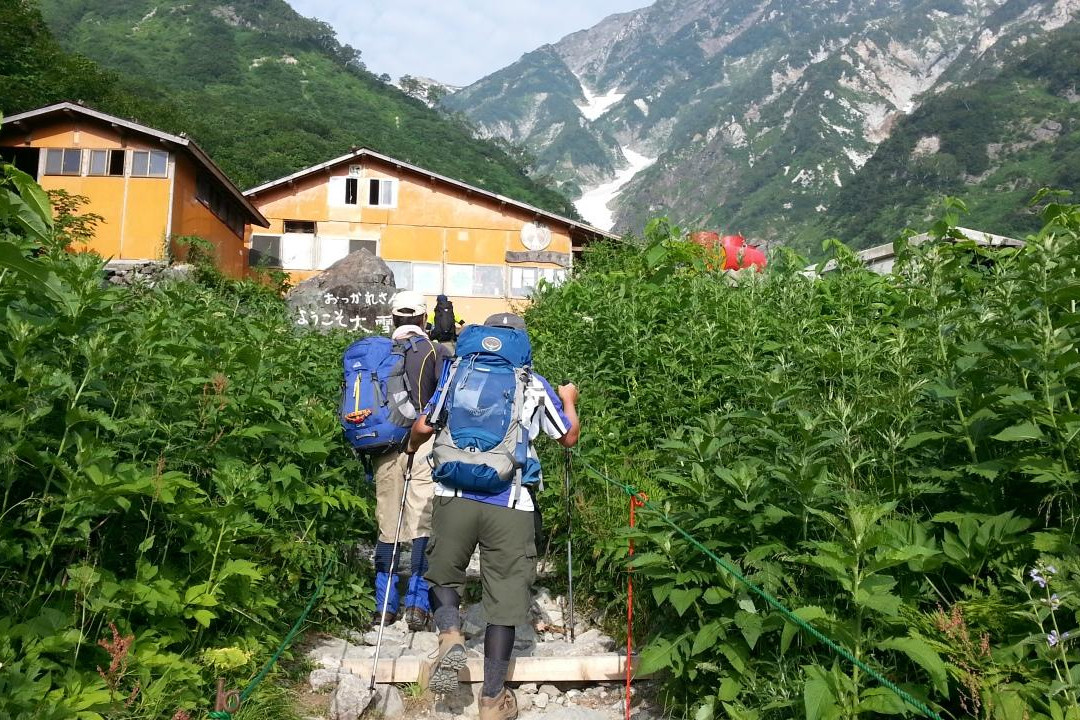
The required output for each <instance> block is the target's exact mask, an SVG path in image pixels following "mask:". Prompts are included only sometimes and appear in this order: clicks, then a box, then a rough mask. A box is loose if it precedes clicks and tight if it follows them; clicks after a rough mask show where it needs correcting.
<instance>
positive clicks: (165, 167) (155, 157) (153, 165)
mask: <svg viewBox="0 0 1080 720" xmlns="http://www.w3.org/2000/svg"><path fill="white" fill-rule="evenodd" d="M149 174H150V175H154V176H155V177H165V176H166V175H168V174H169V153H168V152H166V151H165V150H154V151H152V152H151V153H150V173H149Z"/></svg>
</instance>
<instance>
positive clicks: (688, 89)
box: [443, 0, 1080, 247]
mask: <svg viewBox="0 0 1080 720" xmlns="http://www.w3.org/2000/svg"><path fill="white" fill-rule="evenodd" d="M1078 15H1080V2H1078V1H1077V0H1023V1H1020V0H989V1H977V0H871V1H870V2H862V3H857V2H853V1H850V0H848V1H845V0H838V1H836V2H824V0H817V1H815V2H809V3H800V2H794V0H731V1H730V2H728V1H725V0H684V1H682V2H679V1H677V0H660V1H659V2H657V3H655V4H654V5H651V6H649V7H648V8H643V9H641V10H637V11H631V12H629V13H621V14H618V15H613V16H610V17H608V18H605V19H604V20H602V21H601V22H600V23H598V24H597V25H595V26H594V27H593V28H588V29H585V30H582V31H578V32H576V33H571V34H570V35H567V36H566V37H564V38H563V39H561V40H560V41H558V42H557V43H554V44H552V45H551V46H549V48H550V49H549V50H547V51H546V56H545V57H546V63H547V65H548V67H547V69H546V72H547V73H548V74H549V75H555V76H559V77H561V78H562V79H561V80H560V82H559V83H556V84H551V85H548V86H543V85H535V84H534V85H533V86H528V85H525V84H519V85H516V86H515V85H513V84H511V83H506V82H505V81H504V78H506V77H512V76H518V77H527V76H529V75H530V74H532V71H533V68H534V64H535V59H536V56H535V55H533V54H532V53H527V54H526V55H524V56H523V57H522V58H521V59H520V60H519V61H517V62H516V63H514V64H513V65H511V66H508V68H504V69H502V70H500V71H497V72H496V73H493V74H492V75H491V76H489V77H488V78H484V79H482V80H480V81H479V82H477V83H474V84H473V85H471V86H469V87H467V88H464V89H463V90H461V91H459V92H458V93H455V94H454V95H452V96H448V97H447V98H445V99H444V101H443V102H444V105H445V106H446V107H448V108H449V109H451V110H453V111H458V112H463V113H464V114H465V115H466V116H467V117H469V119H470V121H471V122H473V123H474V124H476V125H477V126H478V127H479V128H480V129H481V131H482V132H485V133H488V134H491V135H496V136H501V137H504V138H507V139H511V138H512V141H514V142H522V143H524V144H525V146H526V147H527V148H528V150H529V151H530V152H531V153H533V154H534V155H535V156H536V158H537V162H536V166H537V168H538V170H539V171H540V172H543V173H549V174H550V175H551V176H552V177H553V178H554V179H555V180H556V181H557V182H558V183H560V184H561V187H562V188H563V189H564V191H566V192H567V193H568V194H571V195H576V194H578V193H581V192H582V191H585V190H588V189H589V188H590V187H594V186H595V185H597V184H600V183H603V182H609V181H610V180H611V178H612V177H613V176H615V174H616V173H617V172H619V170H620V168H624V167H625V166H626V160H625V157H624V156H625V153H623V152H622V148H628V149H632V150H634V151H635V152H639V153H643V154H649V155H650V156H652V157H657V158H658V159H657V161H656V162H655V163H654V164H652V165H651V166H649V167H648V168H646V169H645V170H643V171H641V172H639V173H638V174H637V175H635V176H634V178H633V179H632V180H631V181H630V182H629V183H628V184H627V185H625V186H624V187H622V188H621V192H620V193H619V195H618V197H617V198H616V199H615V200H614V202H613V203H612V207H613V208H614V212H615V227H616V229H618V230H623V231H626V230H635V229H637V230H640V228H641V227H643V226H644V223H645V221H646V220H647V219H648V218H650V217H652V216H654V215H656V214H670V215H671V216H672V217H673V218H674V219H677V220H679V221H680V222H684V223H686V224H691V225H706V226H720V227H726V228H731V229H735V228H739V229H742V230H744V231H749V232H751V233H752V234H754V235H755V236H758V237H760V238H762V239H765V240H774V239H775V240H779V239H784V240H785V241H787V242H789V243H790V244H795V245H797V246H802V247H812V246H815V245H816V244H817V242H818V241H819V240H820V239H821V238H822V237H823V236H824V235H826V234H828V233H830V232H832V231H834V230H835V228H836V227H838V226H837V225H836V224H835V223H832V222H831V221H830V220H829V219H828V218H827V215H828V210H829V207H830V205H831V203H832V202H833V201H834V200H835V198H836V197H837V194H838V193H839V192H840V190H841V188H842V187H843V186H844V184H845V183H847V182H855V183H862V182H866V181H867V180H866V178H865V177H863V176H860V171H861V169H862V167H863V166H864V164H865V163H866V162H867V161H868V160H869V159H870V158H871V157H872V156H873V155H874V153H875V152H876V150H877V148H878V146H879V145H880V144H881V143H882V142H883V141H884V140H885V139H887V138H888V137H889V136H890V134H891V133H892V132H893V130H894V128H895V127H896V126H897V123H899V122H902V120H903V119H904V118H905V117H907V116H909V115H910V114H911V113H913V112H914V111H915V110H916V108H917V107H918V106H919V104H920V103H921V102H923V101H924V97H929V96H932V95H933V94H935V93H938V92H948V91H950V89H952V88H954V87H958V86H964V85H966V84H969V83H971V82H974V81H975V80H977V79H979V78H981V77H985V76H992V75H994V74H996V73H998V72H1000V71H1001V68H1002V63H1003V62H1004V60H1003V58H1004V57H1006V56H1007V55H1008V53H1007V52H1006V50H1007V49H1009V48H1013V47H1021V46H1023V45H1026V44H1028V43H1029V42H1034V43H1038V42H1041V41H1042V40H1043V39H1045V37H1046V36H1047V35H1048V34H1049V33H1051V32H1053V31H1055V30H1057V29H1060V28H1061V27H1063V26H1064V25H1066V24H1068V23H1070V22H1074V21H1075V19H1076V17H1077V16H1078ZM555 59H558V60H559V61H560V62H561V63H562V66H563V68H562V70H560V69H559V68H557V67H554V64H555ZM567 74H569V75H570V76H573V77H574V78H575V79H577V80H578V83H577V86H575V85H574V83H572V82H570V81H569V80H568V79H567V77H568V75H567ZM495 78H499V82H498V83H495V82H493V81H492V79H495ZM583 89H586V90H587V91H588V92H591V93H604V92H613V91H617V92H618V93H620V94H622V95H623V97H622V98H621V99H620V100H619V101H618V102H615V103H614V104H613V105H612V106H611V107H610V108H609V109H608V110H607V111H606V112H605V113H604V114H603V115H601V116H599V117H597V118H595V119H590V118H587V117H585V116H584V115H583V114H582V113H581V111H580V108H578V107H577V105H580V104H581V103H582V102H583V97H582V92H583ZM575 101H576V103H577V104H575ZM568 104H569V105H574V106H575V109H577V112H576V113H574V112H571V111H570V110H568V109H566V108H568ZM528 112H535V113H536V115H537V117H538V118H539V119H541V120H542V122H538V121H537V120H536V118H534V119H533V122H532V123H531V124H523V123H521V122H520V120H521V118H522V117H523V116H524V115H525V114H526V113H528ZM494 117H499V122H498V123H494V122H492V118H494ZM515 118H516V121H515ZM555 127H557V128H558V129H559V134H558V138H559V141H560V142H559V143H558V144H556V143H554V142H551V141H549V140H548V138H547V135H548V134H550V133H551V132H552V128H555ZM612 141H614V144H613V143H612ZM899 229H900V228H896V230H899ZM877 239H879V236H875V237H873V238H870V237H866V238H854V239H853V240H854V241H855V244H867V243H869V242H870V241H871V240H877Z"/></svg>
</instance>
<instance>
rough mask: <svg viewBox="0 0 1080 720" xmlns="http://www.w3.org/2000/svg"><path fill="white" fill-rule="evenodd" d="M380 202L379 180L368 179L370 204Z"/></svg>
mask: <svg viewBox="0 0 1080 720" xmlns="http://www.w3.org/2000/svg"><path fill="white" fill-rule="evenodd" d="M378 204H379V181H378V180H368V205H378Z"/></svg>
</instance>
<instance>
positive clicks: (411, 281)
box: [384, 258, 446, 295]
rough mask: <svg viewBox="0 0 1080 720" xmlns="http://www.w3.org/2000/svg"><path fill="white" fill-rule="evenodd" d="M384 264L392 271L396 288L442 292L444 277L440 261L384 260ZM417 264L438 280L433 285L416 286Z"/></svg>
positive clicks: (426, 293)
mask: <svg viewBox="0 0 1080 720" xmlns="http://www.w3.org/2000/svg"><path fill="white" fill-rule="evenodd" d="M384 259H385V258H384ZM386 264H387V266H388V267H389V268H390V269H391V270H392V271H393V273H394V284H395V285H396V286H397V289H398V290H416V291H418V292H420V293H423V294H424V295H439V294H441V293H442V292H443V287H444V286H445V282H446V278H445V274H444V272H443V264H442V263H437V262H423V261H413V260H386ZM418 265H419V266H420V267H421V268H423V270H425V271H426V273H427V274H428V276H429V277H433V276H437V277H438V281H437V282H436V283H435V284H434V285H429V286H427V287H423V288H417V287H416V282H415V280H416V268H417V266H418ZM402 270H404V272H401V271H402Z"/></svg>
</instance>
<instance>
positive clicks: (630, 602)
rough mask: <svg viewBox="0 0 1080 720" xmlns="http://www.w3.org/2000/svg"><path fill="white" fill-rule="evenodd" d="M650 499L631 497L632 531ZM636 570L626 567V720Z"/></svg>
mask: <svg viewBox="0 0 1080 720" xmlns="http://www.w3.org/2000/svg"><path fill="white" fill-rule="evenodd" d="M648 500H649V497H648V496H647V495H646V494H645V493H633V494H631V495H630V529H631V530H633V529H634V525H635V524H636V522H637V520H636V518H635V516H634V510H635V509H636V508H639V507H645V503H646V502H647V501H648ZM627 545H628V546H629V555H630V560H631V561H632V560H633V559H634V538H633V537H631V538H630V540H629V541H628V543H627ZM633 573H634V568H633V567H632V566H631V565H630V564H627V566H626V720H630V680H631V675H630V664H631V663H630V659H631V658H632V657H633V656H634V575H633Z"/></svg>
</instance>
